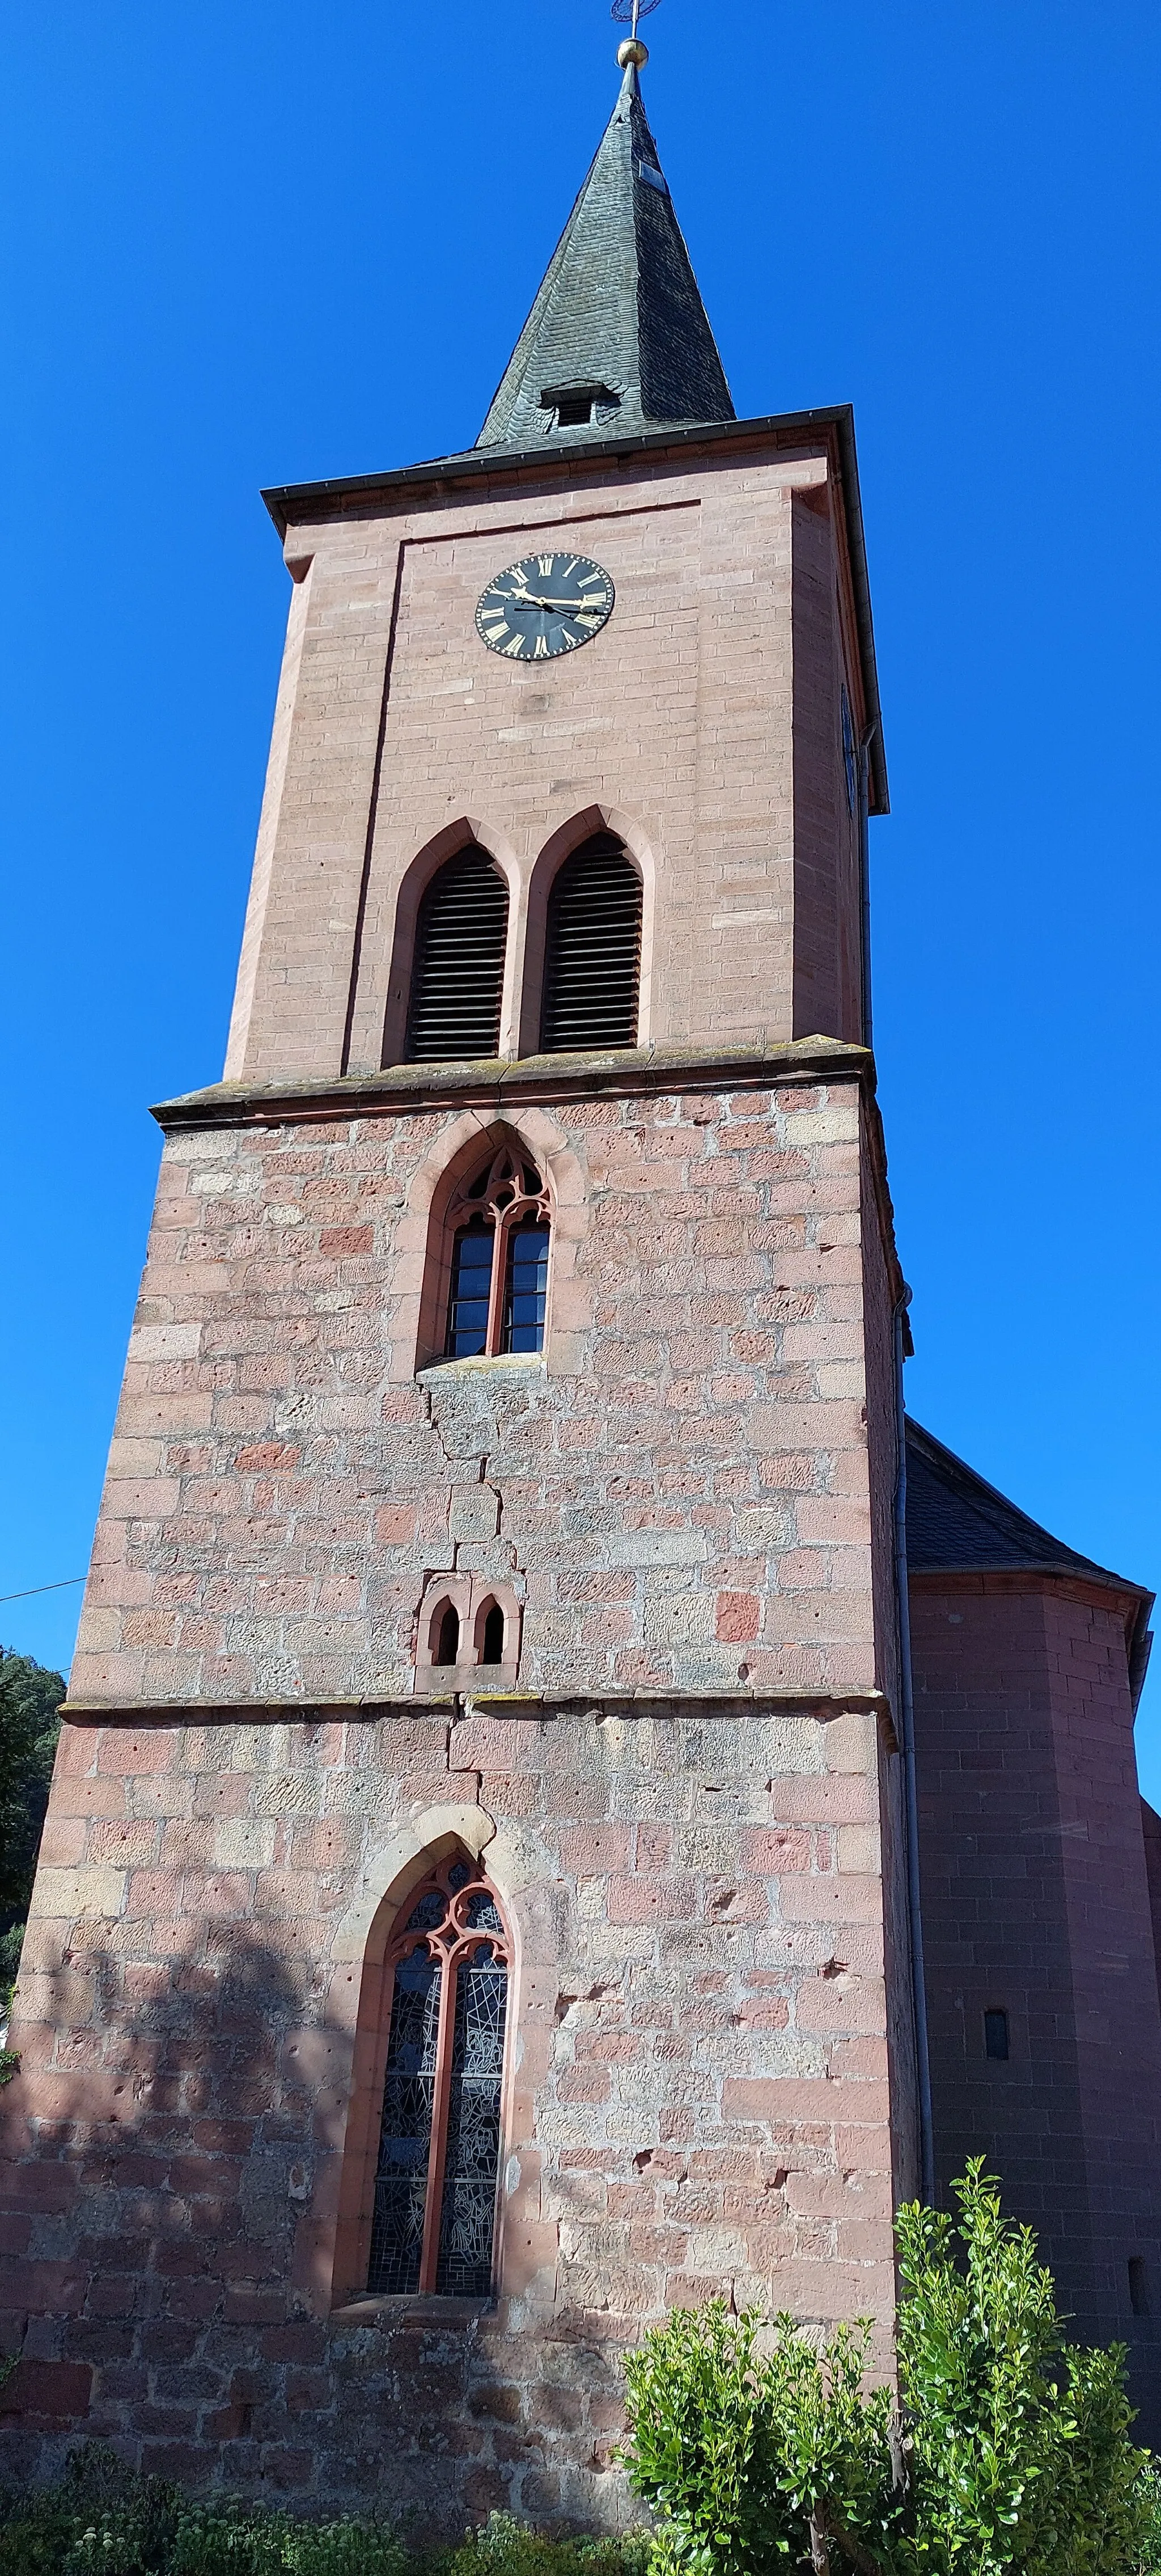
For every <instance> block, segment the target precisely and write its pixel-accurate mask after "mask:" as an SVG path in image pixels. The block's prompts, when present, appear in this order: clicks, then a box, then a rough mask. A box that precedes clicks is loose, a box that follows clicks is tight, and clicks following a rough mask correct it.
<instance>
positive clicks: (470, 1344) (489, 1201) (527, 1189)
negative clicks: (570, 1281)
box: [443, 1149, 549, 1360]
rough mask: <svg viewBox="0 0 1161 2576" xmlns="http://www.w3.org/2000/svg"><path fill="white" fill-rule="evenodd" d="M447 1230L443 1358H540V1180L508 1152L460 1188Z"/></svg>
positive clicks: (545, 1224)
mask: <svg viewBox="0 0 1161 2576" xmlns="http://www.w3.org/2000/svg"><path fill="white" fill-rule="evenodd" d="M447 1222H448V1226H449V1229H450V1232H451V1286H450V1291H449V1294H448V1302H447V1320H446V1326H445V1330H444V1346H443V1355H444V1358H445V1359H449V1360H469V1359H483V1358H491V1357H494V1356H495V1354H496V1353H497V1352H498V1351H539V1350H542V1349H543V1347H544V1323H545V1314H546V1310H547V1303H548V1245H549V1208H548V1193H547V1191H546V1189H545V1187H544V1184H543V1182H542V1180H541V1178H540V1175H539V1173H538V1172H537V1171H535V1170H534V1169H533V1166H532V1165H531V1164H530V1163H523V1162H517V1160H516V1159H515V1157H514V1156H513V1155H512V1154H510V1153H508V1152H507V1151H506V1150H503V1149H502V1150H501V1151H500V1152H499V1153H498V1154H494V1155H493V1158H492V1161H491V1162H490V1163H489V1164H488V1165H487V1166H486V1168H485V1170H484V1171H483V1172H482V1173H481V1172H477V1173H476V1174H475V1176H474V1177H473V1179H472V1180H471V1181H470V1182H469V1183H467V1185H466V1186H465V1185H461V1187H460V1188H459V1190H458V1191H457V1192H456V1195H455V1197H454V1199H453V1200H452V1204H451V1207H450V1208H449V1210H448V1217H447Z"/></svg>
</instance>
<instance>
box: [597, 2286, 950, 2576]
mask: <svg viewBox="0 0 1161 2576" xmlns="http://www.w3.org/2000/svg"><path fill="white" fill-rule="evenodd" d="M867 2340H868V2328H867V2327H866V2325H865V2324H864V2325H861V2326H858V2327H850V2326H840V2327H839V2328H838V2329H837V2331H836V2333H835V2334H834V2335H833V2336H832V2338H831V2340H830V2342H829V2344H827V2345H826V2346H825V2347H824V2349H823V2351H822V2352H821V2353H820V2352H819V2351H818V2350H817V2349H816V2347H815V2346H814V2345H813V2344H812V2343H811V2342H810V2341H809V2339H808V2337H807V2336H806V2335H804V2334H803V2333H802V2332H801V2331H800V2329H799V2328H798V2327H797V2326H796V2325H795V2323H794V2319H793V2318H792V2317H789V2316H780V2317H776V2318H775V2319H774V2323H773V2327H772V2329H771V2335H770V2339H769V2341H768V2344H767V2345H766V2347H765V2348H764V2347H763V2342H762V2337H761V2320H760V2318H759V2315H758V2313H757V2311H756V2310H754V2309H747V2310H744V2311H743V2313H742V2314H741V2315H740V2316H731V2315H730V2314H729V2313H728V2311H727V2309H726V2307H725V2304H724V2302H723V2301H722V2300H721V2299H714V2300H711V2301H710V2303H709V2305H708V2306H707V2307H704V2308H701V2309H693V2310H689V2309H684V2310H683V2309H678V2310H676V2311H675V2313H674V2314H673V2315H672V2316H671V2317H670V2318H669V2321H668V2323H667V2324H666V2325H664V2326H658V2327H657V2328H655V2330H654V2332H653V2333H652V2334H650V2335H649V2336H647V2338H646V2341H645V2343H644V2345H643V2346H642V2349H641V2350H640V2352H637V2353H634V2354H633V2355H632V2357H631V2358H630V2360H629V2361H628V2362H627V2364H626V2380H627V2384H628V2392H629V2425H630V2435H631V2440H630V2445H629V2447H628V2448H627V2450H626V2453H625V2459H626V2462H627V2465H628V2469H629V2477H630V2483H631V2485H632V2487H633V2489H634V2492H635V2493H636V2494H637V2495H639V2496H641V2497H643V2499H644V2500H645V2501H646V2502H647V2503H648V2504H649V2506H650V2507H651V2509H652V2511H653V2512H654V2514H655V2515H656V2517H657V2522H658V2532H657V2538H656V2542H655V2552H656V2559H655V2563H656V2564H657V2566H658V2570H659V2576H761V2571H762V2569H763V2568H764V2567H765V2566H766V2565H767V2564H768V2563H769V2562H770V2561H771V2560H774V2559H782V2560H789V2561H790V2562H791V2564H792V2565H795V2566H797V2565H799V2564H800V2563H802V2562H803V2561H805V2562H806V2563H809V2562H810V2560H811V2557H812V2551H813V2553H814V2555H815V2558H816V2562H817V2561H818V2560H820V2559H821V2558H822V2556H823V2555H824V2554H825V2548H826V2545H827V2544H826V2534H827V2533H830V2532H836V2533H837V2532H839V2531H840V2530H841V2533H842V2535H843V2538H844V2540H845V2542H846V2544H847V2553H848V2554H853V2555H854V2557H855V2563H856V2564H857V2563H858V2553H859V2551H860V2550H863V2551H864V2552H865V2553H866V2554H867V2555H868V2556H869V2555H870V2553H871V2551H872V2550H878V2551H880V2552H882V2551H883V2550H884V2549H885V2548H886V2547H887V2545H888V2544H889V2541H890V2538H891V2535H892V2534H893V2533H894V2531H895V2529H896V2526H897V2525H898V2523H899V2520H900V2516H901V2513H902V2509H903V2498H902V2493H901V2490H899V2489H897V2486H896V2482H895V2457H896V2454H895V2452H893V2448H892V2427H891V2401H890V2397H889V2394H888V2392H887V2390H886V2389H875V2390H873V2391H872V2392H871V2394H870V2395H869V2396H867V2397H864V2395H863V2393H862V2375H863V2367H864V2363H865V2360H866V2351H867ZM896 2448H897V2446H896ZM824 2526H825V2532H824ZM812 2527H813V2528H812ZM876 2563H877V2562H876Z"/></svg>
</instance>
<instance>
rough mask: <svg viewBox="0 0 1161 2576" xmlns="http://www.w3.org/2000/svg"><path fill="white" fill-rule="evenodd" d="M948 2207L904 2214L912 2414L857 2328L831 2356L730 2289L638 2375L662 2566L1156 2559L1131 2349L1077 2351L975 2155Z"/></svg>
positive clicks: (1153, 2498)
mask: <svg viewBox="0 0 1161 2576" xmlns="http://www.w3.org/2000/svg"><path fill="white" fill-rule="evenodd" d="M955 2194H956V2200H957V2203H958V2217H957V2218H952V2217H950V2216H948V2215H947V2214H946V2213H940V2212H936V2211H933V2210H928V2209H923V2208H920V2207H919V2206H918V2205H916V2206H914V2207H911V2208H908V2209H905V2210H903V2211H902V2213H901V2215H900V2219H899V2262H900V2277H901V2298H900V2310H899V2325H898V2353H899V2390H900V2408H901V2411H900V2412H899V2413H896V2411H895V2409H894V2405H893V2400H892V2398H891V2395H890V2393H889V2392H888V2391H887V2390H886V2389H884V2388H870V2389H867V2388H865V2387H864V2385H863V2372H864V2365H865V2361H866V2354H867V2331H868V2330H867V2328H866V2327H865V2326H864V2327H860V2328H858V2329H854V2328H851V2327H848V2326H840V2327H839V2328H838V2329H837V2330H836V2332H835V2333H834V2334H833V2335H832V2336H831V2337H830V2339H829V2341H827V2342H826V2343H825V2344H823V2345H822V2347H821V2349H819V2348H818V2347H816V2345H815V2344H814V2343H813V2342H812V2341H811V2340H810V2338H809V2337H808V2336H807V2335H806V2334H804V2333H803V2331H802V2330H801V2328H799V2327H797V2326H796V2325H795V2324H794V2322H793V2320H792V2319H791V2318H789V2317H777V2318H775V2320H774V2323H773V2326H772V2328H771V2329H770V2330H769V2332H768V2333H766V2334H764V2333H763V2331H762V2328H761V2321H760V2319H759V2317H758V2315H757V2314H756V2312H754V2311H747V2312H746V2313H744V2314H743V2315H741V2316H733V2315H730V2314H729V2313H728V2312H727V2310H726V2308H725V2306H724V2304H723V2302H722V2301H721V2300H720V2299H718V2300H714V2301H712V2302H711V2303H710V2304H709V2305H708V2306H707V2307H704V2308H701V2309H697V2310H692V2311H690V2310H685V2311H677V2312H676V2313H675V2314H674V2315H673V2316H671V2317H670V2318H669V2320H668V2322H667V2323H666V2324H665V2325H663V2326H659V2327H657V2328H656V2329H655V2331H654V2332H653V2333H652V2334H650V2335H649V2336H648V2337H647V2338H646V2341H645V2343H644V2345H643V2346H642V2348H641V2350H640V2351H639V2352H637V2353H635V2354H633V2355H632V2357H631V2358H630V2360H629V2362H628V2364H627V2366H626V2376H627V2383H628V2392H629V2423H630V2437H631V2438H630V2444H629V2447H628V2449H627V2451H626V2454H625V2456H626V2460H627V2464H628V2468H629V2474H630V2479H631V2483H632V2485H633V2487H634V2490H635V2492H636V2493H637V2494H638V2495H640V2496H641V2497H643V2498H644V2500H645V2501H646V2502H647V2503H648V2504H649V2505H650V2506H651V2508H652V2510H653V2512H654V2514H655V2516H656V2517H657V2523H658V2555H659V2560H660V2566H661V2569H662V2571H663V2576H760V2571H761V2570H762V2568H763V2567H764V2565H765V2564H766V2563H767V2562H770V2561H772V2560H775V2559H781V2560H783V2561H789V2562H790V2563H791V2564H792V2565H795V2566H800V2565H809V2566H811V2567H812V2568H813V2570H814V2571H815V2576H827V2571H831V2576H835V2571H837V2570H838V2569H840V2568H843V2567H853V2568H855V2569H856V2570H857V2571H859V2576H1009V2571H1012V2576H1015V2571H1016V2570H1019V2571H1020V2576H1114V2571H1117V2576H1127V2571H1130V2570H1133V2569H1140V2570H1144V2569H1145V2568H1149V2569H1155V2568H1158V2567H1161V2548H1159V2542H1161V2513H1159V2510H1158V2487H1157V2480H1156V2477H1155V2475H1154V2474H1153V2472H1152V2469H1151V2464H1150V2463H1149V2460H1148V2455H1147V2454H1146V2453H1144V2452H1141V2451H1138V2450H1136V2449H1134V2447H1133V2444H1132V2442H1131V2441H1130V2439H1129V2427H1130V2425H1131V2423H1132V2410H1131V2408H1130V2406H1129V2404H1128V2400H1127V2398H1126V2395H1125V2387H1124V2363H1125V2354H1124V2348H1123V2346H1121V2345H1114V2346H1113V2348H1112V2350H1111V2351H1109V2352H1101V2351H1086V2350H1083V2349H1081V2348H1080V2347H1079V2346H1077V2345H1071V2344H1068V2343H1066V2341H1065V2339H1064V2335H1063V2331H1062V2326H1061V2321H1060V2318H1059V2316H1058V2314H1057V2309H1056V2300H1055V2292H1054V2288H1053V2282H1052V2276H1051V2274H1050V2273H1049V2272H1048V2271H1047V2270H1046V2269H1045V2267H1044V2266H1043V2264H1041V2263H1040V2262H1039V2261H1038V2260H1037V2255H1036V2242H1035V2238H1034V2237H1033V2235H1032V2233H1031V2231H1030V2230H1029V2229H1027V2228H1021V2227H1015V2226H1013V2225H1011V2224H1010V2223H1009V2222H1008V2221H1006V2220H1005V2219H1004V2217H1003V2215H1002V2212H1001V2208H1000V2200H999V2193H998V2189H997V2186H996V2184H995V2182H994V2181H993V2180H992V2178H991V2177H990V2176H988V2175H986V2174H985V2173H984V2171H983V2167H982V2163H981V2162H977V2163H975V2164H973V2165H970V2166H969V2168H968V2171H967V2173H966V2175H965V2176H964V2177H963V2179H962V2181H960V2182H959V2183H957V2184H956V2186H955Z"/></svg>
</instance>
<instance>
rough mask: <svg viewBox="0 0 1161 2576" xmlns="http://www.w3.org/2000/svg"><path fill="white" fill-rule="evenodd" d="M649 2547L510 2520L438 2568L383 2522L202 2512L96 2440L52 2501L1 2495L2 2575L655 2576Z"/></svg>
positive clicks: (478, 2535)
mask: <svg viewBox="0 0 1161 2576" xmlns="http://www.w3.org/2000/svg"><path fill="white" fill-rule="evenodd" d="M649 2549H650V2544H649V2540H648V2538H647V2536H646V2534H645V2533H643V2532H638V2533H635V2534H631V2535H630V2536H629V2538H628V2539H627V2540H625V2541H624V2542H618V2541H594V2540H566V2541H554V2540H549V2539H547V2538H546V2537H545V2536H544V2535H543V2534H542V2533H540V2532H536V2531H531V2530H529V2529H528V2527H527V2525H526V2524H524V2523H520V2522H517V2521H515V2520H514V2519H513V2517H512V2516H511V2515H510V2514H501V2513H494V2514H493V2515H492V2517H491V2520H490V2521H489V2522H488V2523H487V2524H485V2526H484V2529H483V2530H482V2531H479V2532H475V2533H472V2532H469V2533H468V2534H467V2535H466V2537H465V2539H464V2540H463V2541H462V2543H461V2544H460V2546H459V2547H458V2548H456V2549H454V2550H449V2551H446V2552H444V2553H443V2555H442V2556H440V2557H437V2558H435V2559H428V2560H426V2561H425V2560H424V2559H423V2558H422V2557H420V2556H417V2555H412V2553H410V2552H409V2551H408V2549H407V2548H406V2547H405V2545H404V2543H403V2541H402V2540H401V2539H400V2538H399V2535H398V2533H397V2532H395V2531H393V2530H391V2529H390V2527H389V2526H388V2525H386V2524H384V2523H381V2522H377V2521H365V2520H360V2519H358V2518H349V2517H344V2518H343V2519H342V2520H338V2521H332V2522H302V2521H299V2520H298V2519H297V2517H296V2516H295V2515H293V2514H291V2513H287V2512H284V2511H281V2510H279V2509H277V2508H274V2507H269V2506H264V2505H260V2504H259V2505H256V2504H243V2503H240V2502H237V2501H231V2500H229V2499H227V2500H219V2501H217V2502H215V2503H212V2504H206V2503H198V2504H195V2503H193V2502H191V2501H190V2499H189V2498H188V2497H186V2496H183V2495H182V2493H181V2491H180V2489H179V2488H177V2487H174V2486H170V2485H169V2484H168V2483H167V2482H166V2481H165V2480H163V2479H161V2478H140V2477H137V2476H135V2475H134V2474H133V2472H132V2471H131V2470H129V2469H127V2468H126V2467H125V2466H124V2464H123V2462H122V2461H121V2460H119V2459H118V2457H117V2455H116V2453H115V2452H114V2451H112V2450H111V2449H110V2448H109V2447H108V2446H107V2445H106V2444H104V2443H100V2442H86V2443H84V2444H83V2445H82V2447H81V2448H80V2449H79V2450H78V2451H75V2452H74V2453H73V2454H72V2457H71V2458H70V2461H69V2465H68V2468H67V2470H66V2473H65V2476H64V2478H63V2479H62V2480H61V2483H60V2485H59V2486H58V2487H56V2488H54V2489H53V2491H52V2492H51V2494H47V2495H41V2496H37V2497H31V2498H30V2497H23V2498H19V2497H13V2496H9V2497H7V2498H4V2497H0V2576H646V2568H647V2565H648V2559H649Z"/></svg>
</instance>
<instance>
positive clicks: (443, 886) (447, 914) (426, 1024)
mask: <svg viewBox="0 0 1161 2576" xmlns="http://www.w3.org/2000/svg"><path fill="white" fill-rule="evenodd" d="M507 938H508V888H507V886H506V884H505V882H504V879H503V877H502V876H501V874H500V870H499V868H498V867H497V866H496V863H495V860H494V859H492V858H489V856H488V853H487V851H486V850H481V849H479V848H477V846H476V844H475V843H474V842H473V843H472V844H471V845H470V846H469V847H468V848H467V849H465V850H457V851H456V854H455V857H454V858H451V859H448V860H446V861H445V864H444V866H443V867H442V868H440V869H439V871H438V874H437V875H435V876H434V877H433V878H432V880H431V884H430V885H429V886H428V888H427V891H426V893H425V895H424V897H423V901H422V903H421V904H420V907H419V918H418V921H417V923H416V930H415V960H414V965H413V968H412V975H411V1000H410V1005H409V1009H408V1015H407V1061H408V1063H409V1064H436V1063H448V1062H451V1061H453V1060H454V1059H455V1058H456V1057H461V1056H494V1055H495V1054H496V1053H497V1052H498V1050H499V1045H500V1004H501V997H502V993H503V985H504V950H505V947H506V945H507Z"/></svg>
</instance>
